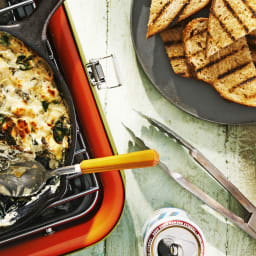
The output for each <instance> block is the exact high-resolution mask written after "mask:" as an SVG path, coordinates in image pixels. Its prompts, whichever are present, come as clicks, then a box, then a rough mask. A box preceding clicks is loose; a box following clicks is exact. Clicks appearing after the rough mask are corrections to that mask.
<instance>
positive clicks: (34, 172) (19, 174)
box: [0, 149, 159, 197]
mask: <svg viewBox="0 0 256 256" xmlns="http://www.w3.org/2000/svg"><path fill="white" fill-rule="evenodd" d="M158 162H159V155H158V153H157V152H156V151H155V150H153V149H149V150H143V151H138V152H132V153H127V154H122V155H116V156H108V157H102V158H95V159H89V160H84V161H82V162H81V163H80V164H76V165H71V166H65V167H61V168H58V169H55V170H53V171H51V170H50V171H49V170H46V168H45V167H44V166H43V165H42V164H41V163H39V162H37V161H35V160H30V161H23V162H13V163H11V164H10V167H9V168H8V169H7V170H4V171H2V172H0V194H2V195H4V196H10V197H29V196H33V195H35V194H36V193H38V192H39V191H40V190H41V189H43V187H44V186H45V185H46V183H47V181H48V180H49V179H50V178H52V177H56V176H62V175H68V174H86V173H96V172H105V171H113V170H120V169H133V168H143V167H150V166H155V165H156V164H157V163H158Z"/></svg>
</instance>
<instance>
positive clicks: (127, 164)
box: [80, 149, 159, 174]
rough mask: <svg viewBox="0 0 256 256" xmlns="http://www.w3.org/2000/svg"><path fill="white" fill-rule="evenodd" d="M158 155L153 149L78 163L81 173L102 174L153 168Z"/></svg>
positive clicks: (157, 160)
mask: <svg viewBox="0 0 256 256" xmlns="http://www.w3.org/2000/svg"><path fill="white" fill-rule="evenodd" d="M158 162H159V155H158V153H157V152H156V151H155V150H154V149H148V150H143V151H137V152H132V153H127V154H123V155H116V156H107V157H102V158H95V159H89V160H84V161H82V162H81V163H80V168H81V171H82V173H84V174H85V173H93V172H104V171H113V170H122V169H133V168H143V167H150V166H155V165H156V164H157V163H158Z"/></svg>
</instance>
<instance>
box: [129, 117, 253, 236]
mask: <svg viewBox="0 0 256 256" xmlns="http://www.w3.org/2000/svg"><path fill="white" fill-rule="evenodd" d="M138 114H140V115H141V116H142V117H143V118H145V119H146V120H147V121H148V122H149V123H150V124H151V125H153V126H154V127H157V128H158V129H159V130H160V131H161V132H163V133H165V134H167V135H168V137H170V138H172V139H175V140H176V141H177V142H178V143H179V144H181V145H182V146H184V147H185V148H187V149H188V151H189V154H190V155H191V156H192V158H193V159H194V160H195V161H196V162H197V163H199V164H200V165H201V166H202V167H203V168H204V169H205V170H206V171H207V172H208V173H209V174H210V175H211V176H212V177H213V178H214V179H215V180H216V181H218V182H219V183H220V184H221V185H222V186H223V187H224V188H225V189H226V190H227V191H229V192H230V194H231V195H232V196H233V197H234V198H235V199H236V200H237V201H238V202H239V203H240V204H241V205H242V206H243V207H244V208H245V210H247V211H248V215H249V220H248V222H246V221H245V220H244V219H243V218H241V217H239V216H237V215H236V214H235V213H233V212H232V211H230V210H229V209H227V208H225V207H224V206H222V205H221V204H220V203H218V202H217V201H215V200H214V199H213V198H211V197H210V196H209V195H207V194H206V193H205V192H204V191H202V190H201V189H199V188H198V187H197V186H195V185H194V184H192V183H191V182H190V181H189V180H187V179H186V178H184V177H183V176H182V175H181V174H179V173H177V172H173V171H171V170H170V169H169V168H168V167H167V166H166V165H165V164H164V163H163V162H162V161H159V163H158V166H159V167H160V168H161V169H163V170H164V171H166V172H167V173H168V174H169V175H170V176H171V177H172V178H173V179H174V180H175V181H176V182H177V183H179V184H180V185H181V186H182V187H183V188H185V189H186V190H187V191H189V192H190V193H192V194H193V195H194V196H196V197H197V198H199V199H200V200H202V201H203V202H204V203H206V204H207V205H208V206H210V207H211V208H212V209H214V210H215V211H217V212H218V213H220V214H222V215H223V216H225V217H226V218H228V219H229V220H230V221H231V222H233V223H234V224H235V225H237V226H238V227H239V228H241V229H242V230H244V231H245V232H246V233H247V234H249V235H250V236H251V237H252V238H254V239H256V207H255V206H254V205H253V204H252V203H251V202H250V201H249V200H248V199H247V198H246V197H245V196H244V195H243V194H242V193H241V192H240V191H239V190H238V188H237V187H236V186H235V185H234V184H232V183H231V182H230V181H228V180H227V178H226V177H225V176H224V175H223V174H222V173H221V172H220V171H219V170H218V169H217V168H216V167H215V166H214V165H213V164H212V163H211V162H210V161H209V160H208V159H207V158H206V157H205V156H204V155H203V154H202V153H200V151H198V150H197V149H196V148H194V147H193V146H192V145H191V144H190V143H189V142H187V141H186V140H185V139H183V138H181V137H180V136H179V135H178V134H177V133H175V132H174V131H173V130H171V129H170V128H168V127H167V126H166V125H164V124H162V123H160V122H159V121H157V120H155V119H153V118H150V117H148V116H146V115H144V114H142V113H140V112H138ZM125 128H126V129H127V130H128V132H129V133H130V135H131V136H132V138H133V139H134V141H135V143H136V144H137V145H138V146H140V147H143V148H145V149H146V148H149V147H148V146H147V145H146V144H145V143H144V142H143V141H142V140H141V139H140V138H139V137H137V136H136V135H135V134H134V133H133V131H132V130H131V129H129V128H128V127H126V126H125Z"/></svg>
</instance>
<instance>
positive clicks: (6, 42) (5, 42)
mask: <svg viewBox="0 0 256 256" xmlns="http://www.w3.org/2000/svg"><path fill="white" fill-rule="evenodd" d="M0 44H2V45H4V46H9V45H10V39H9V36H7V35H5V34H3V35H1V37H0Z"/></svg>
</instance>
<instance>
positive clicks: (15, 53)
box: [0, 32, 70, 168]
mask: <svg viewBox="0 0 256 256" xmlns="http://www.w3.org/2000/svg"><path fill="white" fill-rule="evenodd" d="M2 36H5V37H8V40H7V41H8V42H7V44H6V43H5V44H1V40H0V44H1V47H0V115H4V116H5V117H8V118H10V119H11V122H9V123H7V124H6V123H4V125H3V126H2V127H1V129H2V131H1V129H0V133H3V134H5V135H6V133H7V131H8V132H9V133H10V135H11V137H12V139H14V140H15V145H14V146H13V147H16V148H18V149H19V150H21V151H23V152H29V153H31V154H33V155H34V156H37V155H40V156H42V154H44V153H45V155H47V157H48V159H49V162H50V167H52V168H56V167H57V166H58V165H59V164H61V163H63V161H64V155H65V150H67V148H68V146H69V140H70V134H65V136H63V138H62V139H61V140H57V141H56V138H55V137H54V127H55V125H56V123H57V122H58V121H59V120H65V129H68V130H69V129H70V119H69V115H68V111H67V108H66V107H65V105H64V102H63V99H62V98H61V96H60V94H59V92H58V89H57V87H56V85H55V83H54V80H53V74H52V72H51V71H50V70H49V67H48V65H47V64H46V63H45V62H44V60H43V59H42V58H40V57H38V56H35V53H34V52H32V51H31V50H30V49H28V48H26V47H25V46H24V45H23V43H22V42H20V41H19V40H17V39H15V38H14V37H12V36H10V35H8V34H6V33H4V32H0V39H1V37H2ZM1 143H4V144H6V143H7V144H8V141H7V140H3V141H1V140H0V144H1Z"/></svg>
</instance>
